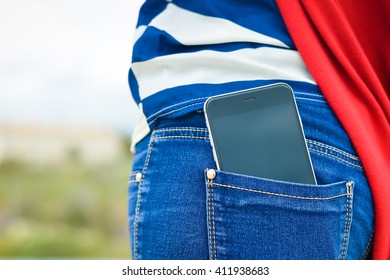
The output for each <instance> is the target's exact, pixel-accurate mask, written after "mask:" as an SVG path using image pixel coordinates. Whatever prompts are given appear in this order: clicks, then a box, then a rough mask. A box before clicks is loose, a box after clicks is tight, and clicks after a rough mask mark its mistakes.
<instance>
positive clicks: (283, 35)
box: [172, 0, 296, 49]
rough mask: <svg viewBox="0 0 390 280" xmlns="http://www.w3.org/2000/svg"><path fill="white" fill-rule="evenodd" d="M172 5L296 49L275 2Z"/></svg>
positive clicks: (180, 1)
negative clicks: (241, 27) (221, 19)
mask: <svg viewBox="0 0 390 280" xmlns="http://www.w3.org/2000/svg"><path fill="white" fill-rule="evenodd" d="M172 3H174V4H175V5H177V6H179V7H181V8H183V9H186V10H189V11H193V12H196V13H199V14H202V15H205V16H212V17H217V18H223V19H226V20H230V21H232V22H234V23H236V24H238V25H241V26H243V27H245V28H248V29H250V30H253V31H255V32H259V33H261V34H264V35H267V36H270V37H274V38H276V39H278V40H279V41H282V42H283V43H285V44H286V45H287V46H289V47H290V48H293V49H296V48H295V45H294V43H293V41H292V39H291V37H290V36H289V33H288V31H287V28H286V26H285V24H284V22H283V19H282V16H281V14H280V11H279V9H278V7H277V6H276V4H275V1H274V0H261V1H259V0H257V1H254V0H207V1H199V0H198V1H189V0H174V1H172ZM205 32H207V31H206V30H205Z"/></svg>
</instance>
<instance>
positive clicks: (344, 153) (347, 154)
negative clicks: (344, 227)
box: [306, 139, 360, 161]
mask: <svg viewBox="0 0 390 280" xmlns="http://www.w3.org/2000/svg"><path fill="white" fill-rule="evenodd" d="M306 141H307V142H308V143H310V144H312V145H316V146H319V147H322V148H325V149H328V150H331V151H334V152H337V153H339V154H342V155H344V156H346V157H349V158H351V159H354V160H357V161H360V160H359V158H358V157H356V156H354V155H351V154H349V153H347V152H344V151H342V150H339V149H337V148H334V147H332V146H329V145H326V144H323V143H320V142H317V141H314V140H309V139H306Z"/></svg>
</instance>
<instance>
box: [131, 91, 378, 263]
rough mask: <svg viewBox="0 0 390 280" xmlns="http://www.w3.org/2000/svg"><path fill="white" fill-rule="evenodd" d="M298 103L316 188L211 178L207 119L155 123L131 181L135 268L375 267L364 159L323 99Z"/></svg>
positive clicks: (224, 175) (302, 97)
mask: <svg viewBox="0 0 390 280" xmlns="http://www.w3.org/2000/svg"><path fill="white" fill-rule="evenodd" d="M295 95H296V99H297V104H298V109H299V112H300V115H301V119H302V124H303V128H304V132H305V136H306V139H307V144H308V148H309V152H310V156H311V160H312V163H313V168H314V172H315V175H316V178H317V182H318V185H307V184H295V183H288V182H282V181H274V180H268V179H264V178H257V177H251V176H244V175H240V174H234V173H228V172H222V171H216V173H215V174H216V176H215V178H214V177H210V176H208V174H210V172H209V173H207V170H209V169H216V166H215V162H214V160H213V156H212V150H211V145H210V142H209V135H208V131H207V128H206V125H205V119H204V115H203V112H199V111H198V112H193V113H189V114H186V115H185V116H181V117H176V118H160V119H159V121H158V123H157V124H156V126H155V128H154V130H153V131H152V132H151V133H150V134H149V135H148V136H147V137H146V138H144V139H143V140H142V141H141V142H139V143H138V144H137V145H136V150H135V154H134V158H133V168H132V172H131V174H130V180H129V203H128V206H129V232H130V240H131V251H132V257H133V258H134V259H365V258H369V254H370V249H371V242H372V234H373V232H372V231H373V223H374V212H373V205H372V198H371V192H370V188H369V185H368V183H367V180H366V177H365V174H364V170H363V168H362V166H361V163H360V161H359V158H358V157H357V156H356V153H355V151H354V149H353V147H352V145H351V143H350V140H349V138H348V136H347V135H346V133H345V131H344V130H343V128H342V127H341V125H340V124H339V122H338V120H337V119H336V117H335V116H334V114H333V112H332V110H331V109H330V108H329V106H328V105H327V103H326V101H325V100H324V99H323V97H322V96H321V95H318V94H313V93H304V92H301V93H295ZM232 129H234V128H232ZM211 173H212V172H211Z"/></svg>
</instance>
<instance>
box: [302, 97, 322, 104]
mask: <svg viewBox="0 0 390 280" xmlns="http://www.w3.org/2000/svg"><path fill="white" fill-rule="evenodd" d="M296 99H297V100H299V99H302V100H309V101H313V102H318V103H324V104H328V103H327V102H326V101H323V100H316V99H311V98H305V97H298V96H297V97H296Z"/></svg>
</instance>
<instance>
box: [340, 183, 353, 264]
mask: <svg viewBox="0 0 390 280" xmlns="http://www.w3.org/2000/svg"><path fill="white" fill-rule="evenodd" d="M346 187H347V192H348V195H347V203H346V215H345V216H346V217H345V224H344V237H343V245H342V251H341V256H340V260H344V259H345V258H346V257H347V249H348V243H349V232H350V227H351V220H352V197H353V191H352V189H351V188H350V187H349V186H348V185H347V186H346Z"/></svg>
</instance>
